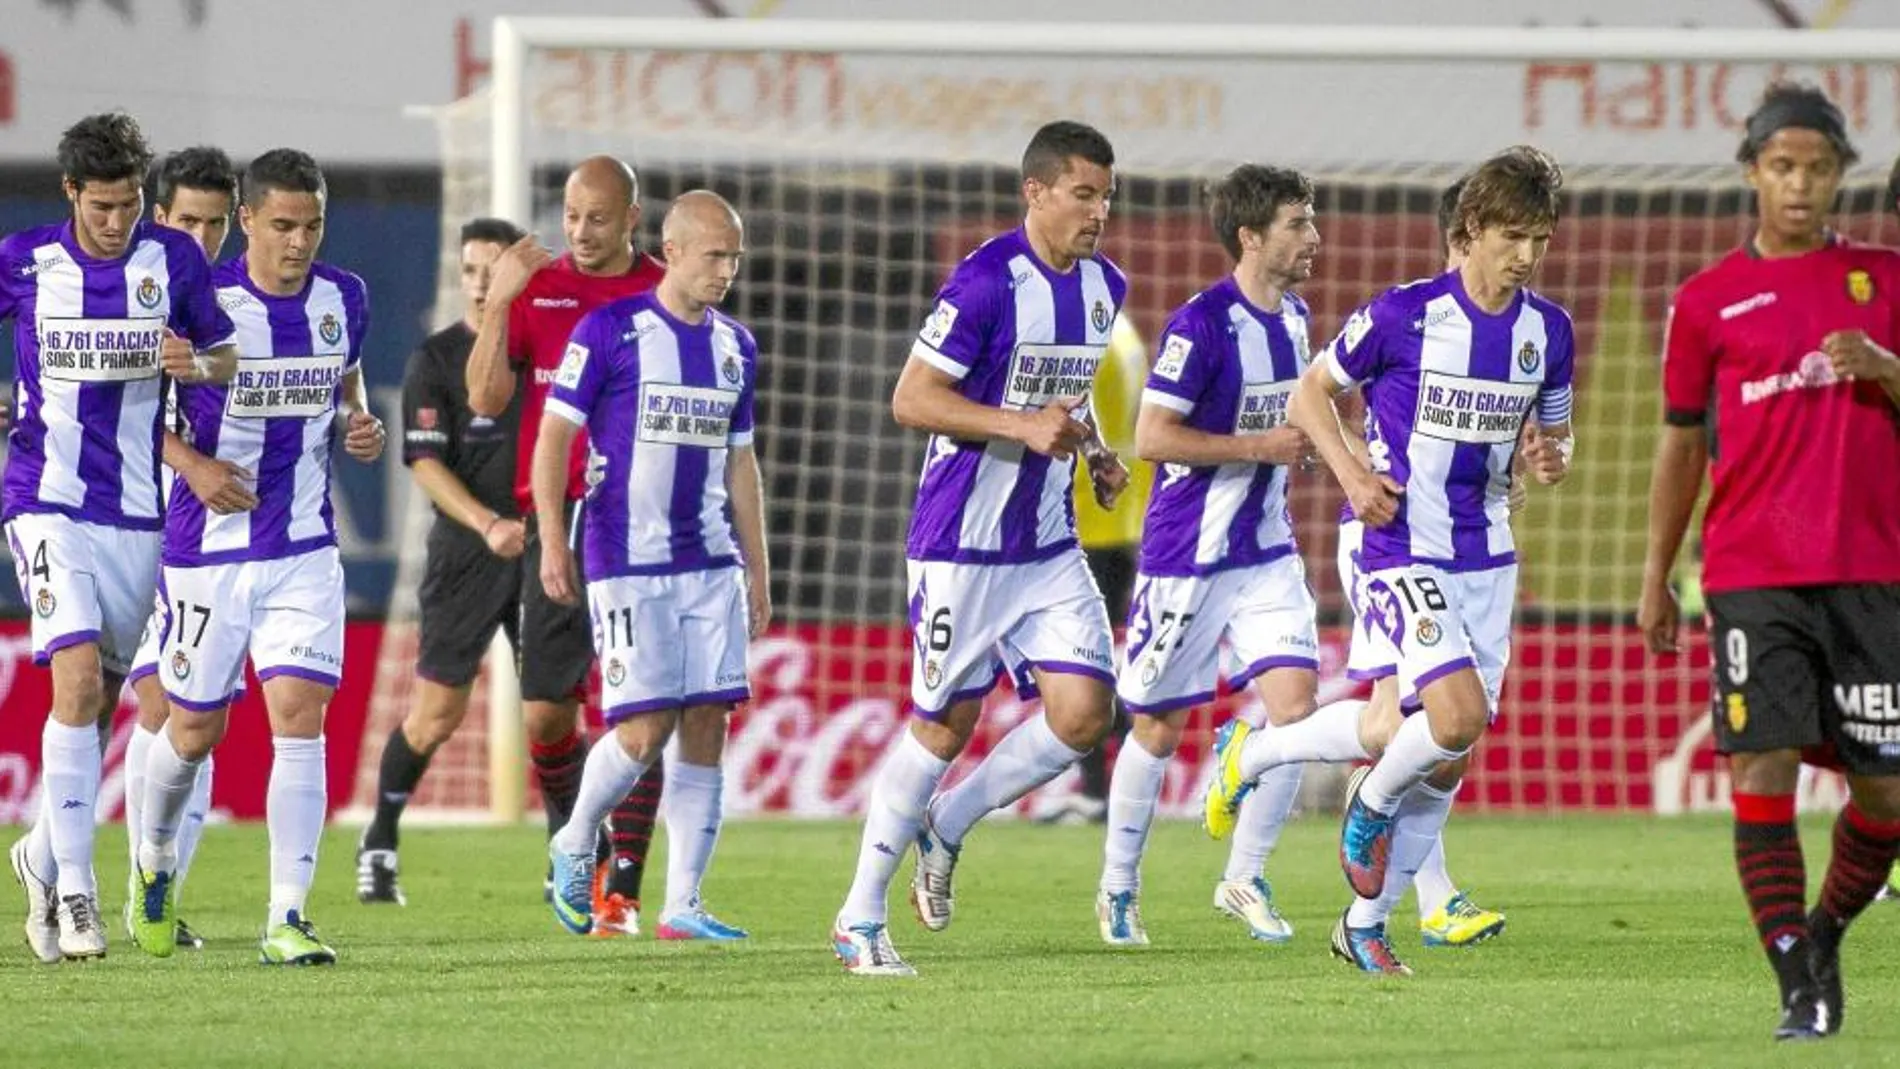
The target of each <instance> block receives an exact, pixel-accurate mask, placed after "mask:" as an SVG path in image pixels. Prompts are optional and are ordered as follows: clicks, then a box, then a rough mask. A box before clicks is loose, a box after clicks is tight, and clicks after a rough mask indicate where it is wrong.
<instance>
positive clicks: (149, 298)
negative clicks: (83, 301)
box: [134, 271, 1867, 310]
mask: <svg viewBox="0 0 1900 1069" xmlns="http://www.w3.org/2000/svg"><path fill="white" fill-rule="evenodd" d="M1861 274H1863V275H1864V274H1866V272H1865V271H1863V272H1861ZM134 296H135V297H137V298H138V302H139V307H140V308H144V309H148V310H149V309H153V308H157V307H158V302H160V301H162V300H164V299H165V291H164V290H162V289H160V288H158V280H157V279H155V278H153V277H152V276H150V275H146V276H145V277H144V278H142V279H140V280H139V288H138V290H137V292H136V293H135V294H134ZM1861 303H1862V304H1866V303H1867V302H1866V301H1862V302H1861Z"/></svg>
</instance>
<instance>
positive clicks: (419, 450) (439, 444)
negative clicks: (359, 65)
mask: <svg viewBox="0 0 1900 1069" xmlns="http://www.w3.org/2000/svg"><path fill="white" fill-rule="evenodd" d="M437 371H438V369H437V368H436V366H435V363H434V361H433V360H431V359H430V356H429V352H428V350H427V349H418V350H416V352H415V354H414V355H412V356H411V357H410V358H409V367H408V370H407V371H406V372H405V373H404V375H403V381H402V422H403V432H402V460H403V463H404V464H407V465H408V466H409V475H410V477H411V478H413V479H414V480H415V482H416V486H417V487H419V488H421V490H422V492H423V493H424V494H425V495H427V496H428V498H429V500H430V502H432V503H433V504H434V505H435V507H436V508H438V509H440V510H441V511H442V515H444V516H447V517H448V518H449V519H452V520H454V521H455V522H456V523H459V524H461V525H462V526H464V527H466V528H468V529H469V530H471V531H474V532H475V533H476V534H478V535H481V536H482V540H483V541H484V542H487V543H488V548H489V550H490V552H492V553H494V554H495V555H496V556H498V557H504V558H510V559H512V558H514V557H518V556H520V555H521V552H522V549H523V548H524V545H525V535H526V531H527V528H526V525H524V524H523V523H522V522H521V521H520V520H517V519H512V518H510V517H507V516H503V515H502V514H501V513H499V512H496V511H495V510H494V509H491V508H489V507H488V506H487V505H484V504H482V503H481V502H480V501H479V500H477V499H476V497H475V495H474V494H472V493H470V492H469V489H468V485H467V484H465V483H464V482H462V480H461V479H460V478H458V477H457V476H456V474H455V471H454V469H453V468H451V467H450V466H449V461H448V458H449V457H450V456H452V455H453V451H454V449H455V446H456V444H457V443H455V442H454V441H453V440H452V434H453V430H452V428H453V427H454V426H455V421H454V417H453V412H454V405H455V396H454V394H453V393H451V392H450V391H449V389H448V387H447V384H446V383H443V382H442V381H441V377H440V375H439V374H438V373H437ZM424 412H428V413H430V414H431V415H430V417H429V418H427V419H424V418H423V416H422V413H424ZM425 424H427V425H425Z"/></svg>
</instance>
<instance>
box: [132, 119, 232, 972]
mask: <svg viewBox="0 0 1900 1069" xmlns="http://www.w3.org/2000/svg"><path fill="white" fill-rule="evenodd" d="M152 186H153V197H154V203H153V205H152V222H154V223H157V224H158V225H159V226H169V227H172V228H173V229H176V230H182V231H184V232H185V233H187V234H190V235H191V236H192V239H193V240H195V241H197V242H198V244H199V246H201V247H202V248H203V249H204V252H205V260H206V261H207V262H209V263H214V264H215V263H217V261H218V252H219V250H221V249H223V248H224V239H225V237H226V235H228V234H229V233H230V231H231V214H232V212H233V211H235V210H236V209H237V196H238V178H237V168H236V167H234V166H233V165H232V163H231V157H230V156H228V155H226V154H225V152H224V150H223V149H219V148H211V147H209V146H204V145H200V146H198V147H195V148H188V149H182V150H180V151H178V152H174V153H172V154H171V155H169V156H167V157H165V158H164V159H163V160H161V161H159V164H158V167H157V168H156V169H155V170H154V172H153V182H152ZM164 458H165V466H164V468H162V469H161V470H160V472H159V491H160V495H161V497H164V498H166V499H169V497H170V491H171V482H170V480H171V478H172V477H173V476H174V475H177V476H180V477H182V478H183V479H184V481H185V485H186V486H188V487H190V489H191V492H192V493H193V494H195V495H197V497H198V500H199V501H201V502H203V503H204V504H205V505H206V507H208V508H211V509H213V510H214V511H219V510H222V511H224V512H244V511H248V510H250V509H252V508H255V507H256V505H257V495H256V493H255V492H254V486H253V483H252V479H251V477H250V473H249V472H246V471H244V470H243V469H242V468H239V467H238V466H237V465H235V464H233V463H231V462H230V461H227V460H218V459H217V458H215V457H207V456H205V455H204V454H202V453H200V452H198V451H197V450H196V449H193V448H192V447H190V446H188V445H186V444H185V442H184V439H182V438H180V437H179V436H178V435H177V434H175V433H173V432H172V431H171V430H169V429H167V430H166V432H165V442H164ZM164 630H165V605H164V601H163V599H159V600H158V602H157V606H156V608H154V610H153V612H152V616H151V618H150V619H149V620H147V621H146V623H145V633H144V634H143V635H142V636H141V637H140V639H139V648H138V653H137V654H136V655H134V656H133V658H132V671H131V673H130V674H129V675H127V676H126V682H127V683H129V684H131V687H132V694H133V696H134V698H136V700H137V702H138V720H137V723H135V724H134V725H133V727H132V736H131V738H130V739H128V740H127V741H126V745H125V762H124V768H125V829H126V848H127V853H128V857H127V859H126V861H127V864H126V879H127V883H128V886H129V885H130V883H131V879H132V876H131V874H132V872H133V871H134V870H136V869H137V867H138V845H139V815H140V813H141V812H142V809H143V805H144V801H145V761H146V758H147V757H148V756H149V755H150V754H151V752H152V742H153V741H154V740H156V739H157V738H158V733H159V732H161V731H163V730H164V729H165V719H166V717H168V716H169V715H171V705H170V703H169V702H167V701H166V699H165V684H164V682H163V681H161V680H160V679H159V678H158V649H159V643H160V640H161V639H162V638H163V637H164ZM210 809H211V759H210V758H208V757H207V758H206V759H205V763H204V765H203V766H202V767H201V768H200V769H199V771H198V780H197V782H196V783H194V784H193V785H192V789H191V801H190V802H189V803H188V804H187V805H186V807H185V817H184V824H183V825H182V826H181V827H180V828H179V830H178V872H177V877H176V879H175V880H174V881H173V883H174V886H175V890H174V892H173V896H174V899H176V898H177V897H178V896H181V895H183V893H184V887H185V873H186V872H187V871H189V870H190V868H191V860H192V858H193V857H194V856H195V855H196V854H197V852H198V842H199V838H200V837H201V836H202V835H203V834H204V826H205V816H206V814H207V813H208V812H209V811H210ZM131 899H132V896H131V895H128V896H127V899H126V907H125V923H126V930H127V931H128V932H130V930H131V924H132V901H131ZM177 940H178V945H179V946H180V947H182V948H184V949H187V950H201V949H203V947H204V940H203V939H200V938H199V937H198V935H197V933H196V932H194V931H192V929H191V926H190V925H188V924H186V923H185V920H184V918H183V917H179V918H178V926H177Z"/></svg>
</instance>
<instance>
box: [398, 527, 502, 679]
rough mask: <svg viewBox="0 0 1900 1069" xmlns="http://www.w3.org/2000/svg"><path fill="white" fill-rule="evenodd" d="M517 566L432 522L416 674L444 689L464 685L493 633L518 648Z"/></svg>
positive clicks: (478, 541)
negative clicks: (497, 633)
mask: <svg viewBox="0 0 1900 1069" xmlns="http://www.w3.org/2000/svg"><path fill="white" fill-rule="evenodd" d="M521 577H522V572H521V562H520V561H519V560H503V559H502V558H500V557H497V556H495V555H494V554H493V553H490V552H489V551H488V544H487V543H486V542H485V541H483V539H482V537H481V536H480V535H478V534H476V533H475V532H473V531H471V530H469V529H468V528H466V527H463V526H462V525H461V524H458V523H455V522H454V521H452V520H445V519H438V520H436V522H435V525H434V526H433V527H431V528H430V529H429V557H428V563H427V565H426V566H425V567H424V569H423V575H422V586H421V588H420V589H418V590H417V592H416V599H417V601H418V602H419V603H420V605H421V613H422V628H421V631H422V634H421V639H420V642H419V649H418V652H417V657H416V674H417V675H419V676H421V677H422V678H424V679H427V680H430V681H431V682H435V683H440V684H442V685H443V686H445V687H461V686H466V685H468V684H469V683H470V682H472V681H473V680H474V679H475V675H476V673H477V672H478V671H480V669H481V664H482V656H483V655H484V654H485V653H487V652H488V646H489V643H491V642H493V641H494V639H495V629H496V628H500V629H501V630H502V631H503V632H504V633H505V634H507V636H508V643H509V645H511V646H513V647H514V648H515V650H516V652H517V653H519V652H520V650H521V640H520V635H519V627H520V619H521V583H522V578H521Z"/></svg>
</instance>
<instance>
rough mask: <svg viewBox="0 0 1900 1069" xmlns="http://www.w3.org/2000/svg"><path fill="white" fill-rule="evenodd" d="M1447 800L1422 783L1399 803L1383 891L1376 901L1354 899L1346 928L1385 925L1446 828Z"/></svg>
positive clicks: (1348, 913) (1441, 793) (1373, 899)
mask: <svg viewBox="0 0 1900 1069" xmlns="http://www.w3.org/2000/svg"><path fill="white" fill-rule="evenodd" d="M1448 798H1449V793H1448V792H1446V791H1441V790H1439V789H1438V788H1436V787H1434V786H1432V785H1431V784H1429V783H1421V784H1419V786H1418V788H1417V789H1416V790H1414V791H1412V792H1411V793H1410V794H1408V795H1406V796H1405V800H1404V801H1403V802H1401V803H1399V809H1398V812H1397V813H1396V814H1395V815H1394V817H1393V827H1392V858H1391V862H1390V863H1389V864H1388V865H1387V867H1386V870H1385V887H1384V888H1383V889H1382V890H1381V891H1380V892H1379V897H1378V898H1355V899H1353V902H1352V909H1351V910H1349V911H1348V912H1347V914H1346V924H1347V925H1348V926H1349V927H1353V928H1366V927H1370V926H1371V925H1374V924H1384V923H1385V922H1386V919H1387V918H1388V917H1390V916H1392V910H1393V909H1394V908H1396V907H1397V906H1398V904H1399V899H1401V898H1403V897H1405V892H1406V890H1407V889H1408V888H1410V887H1411V886H1412V880H1413V878H1414V877H1415V876H1416V875H1417V874H1418V867H1419V865H1420V864H1422V863H1423V862H1424V861H1425V855H1427V854H1429V853H1431V852H1432V844H1434V843H1436V842H1437V841H1438V833H1439V832H1441V831H1443V830H1444V828H1445V815H1446V814H1447V813H1448V812H1449V811H1450V806H1449V805H1448V804H1446V803H1447V800H1448Z"/></svg>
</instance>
